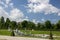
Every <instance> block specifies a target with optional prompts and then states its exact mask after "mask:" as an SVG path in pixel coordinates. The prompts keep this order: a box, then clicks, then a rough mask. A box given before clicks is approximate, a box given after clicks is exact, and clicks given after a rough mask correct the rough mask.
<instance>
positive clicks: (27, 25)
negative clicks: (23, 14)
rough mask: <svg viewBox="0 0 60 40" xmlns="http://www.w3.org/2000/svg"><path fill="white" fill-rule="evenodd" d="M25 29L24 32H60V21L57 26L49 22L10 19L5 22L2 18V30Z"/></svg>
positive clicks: (0, 26)
mask: <svg viewBox="0 0 60 40" xmlns="http://www.w3.org/2000/svg"><path fill="white" fill-rule="evenodd" d="M8 28H10V29H12V30H13V29H21V30H22V29H24V30H32V29H33V30H60V20H59V21H58V22H57V23H56V24H52V23H51V22H50V21H49V20H47V21H46V22H44V23H40V22H39V23H37V24H36V23H33V22H31V21H26V20H24V21H22V22H16V21H10V19H9V18H7V19H6V21H5V20H4V17H1V18H0V29H8Z"/></svg>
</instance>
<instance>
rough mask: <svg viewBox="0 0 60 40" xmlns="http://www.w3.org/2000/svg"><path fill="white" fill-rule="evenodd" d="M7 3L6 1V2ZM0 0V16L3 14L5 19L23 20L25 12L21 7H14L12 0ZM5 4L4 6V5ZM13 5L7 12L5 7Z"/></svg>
mask: <svg viewBox="0 0 60 40" xmlns="http://www.w3.org/2000/svg"><path fill="white" fill-rule="evenodd" d="M4 1H5V2H6V3H5V2H4ZM4 1H1V0H0V17H1V16H3V17H4V18H5V19H6V18H9V19H10V20H11V21H17V22H18V21H22V20H23V17H24V14H23V12H22V11H21V10H20V9H17V8H14V6H13V3H11V2H10V1H11V0H4ZM2 5H3V6H2ZM8 6H9V7H11V10H9V12H7V11H6V10H5V9H6V8H9V7H8Z"/></svg>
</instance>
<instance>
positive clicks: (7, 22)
mask: <svg viewBox="0 0 60 40" xmlns="http://www.w3.org/2000/svg"><path fill="white" fill-rule="evenodd" d="M8 27H10V19H9V18H7V19H6V22H5V28H6V29H8Z"/></svg>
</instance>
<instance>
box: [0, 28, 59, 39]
mask: <svg viewBox="0 0 60 40" xmlns="http://www.w3.org/2000/svg"><path fill="white" fill-rule="evenodd" d="M20 31H22V32H23V33H27V34H30V33H31V34H49V32H50V31H31V30H27V31H25V30H20ZM52 33H53V35H56V36H60V32H59V31H52ZM0 35H6V36H11V32H10V31H8V30H4V29H2V30H0ZM54 40H60V38H54Z"/></svg>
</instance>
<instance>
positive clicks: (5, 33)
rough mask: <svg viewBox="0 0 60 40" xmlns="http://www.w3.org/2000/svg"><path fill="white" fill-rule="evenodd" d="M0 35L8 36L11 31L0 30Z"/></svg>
mask: <svg viewBox="0 0 60 40" xmlns="http://www.w3.org/2000/svg"><path fill="white" fill-rule="evenodd" d="M0 35H7V36H10V35H11V32H10V31H8V30H0Z"/></svg>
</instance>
